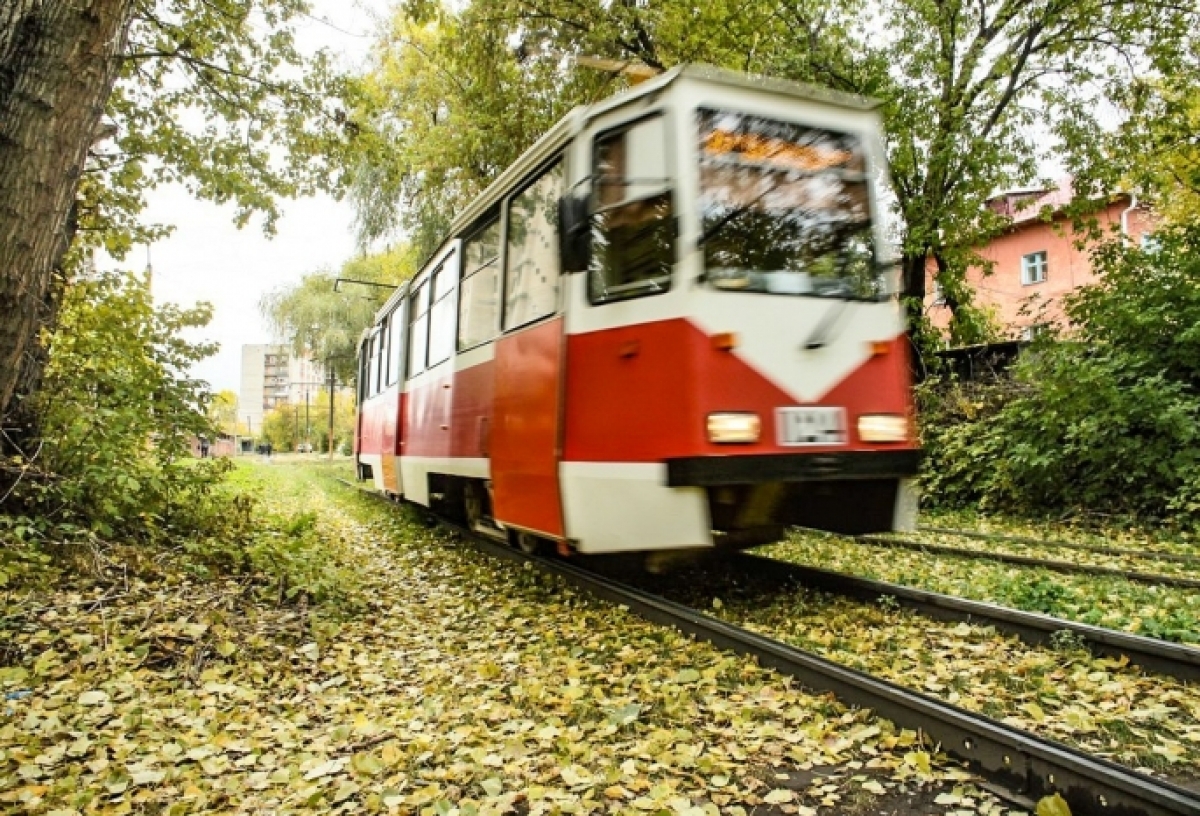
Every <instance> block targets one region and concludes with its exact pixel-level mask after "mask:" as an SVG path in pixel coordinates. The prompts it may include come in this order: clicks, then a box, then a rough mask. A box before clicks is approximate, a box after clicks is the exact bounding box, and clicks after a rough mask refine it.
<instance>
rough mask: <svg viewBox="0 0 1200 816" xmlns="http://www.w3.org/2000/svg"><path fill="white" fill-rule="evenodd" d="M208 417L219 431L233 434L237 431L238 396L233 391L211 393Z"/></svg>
mask: <svg viewBox="0 0 1200 816" xmlns="http://www.w3.org/2000/svg"><path fill="white" fill-rule="evenodd" d="M208 418H209V420H210V421H211V422H212V424H213V425H215V426H216V427H217V429H218V430H219V431H220V432H221V433H225V434H229V435H230V436H234V435H236V434H237V433H238V397H237V394H235V393H234V392H233V391H229V390H225V391H220V392H218V393H217V394H215V395H213V398H212V402H211V403H209V406H208Z"/></svg>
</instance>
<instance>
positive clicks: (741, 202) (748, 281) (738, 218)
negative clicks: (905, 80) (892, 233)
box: [698, 108, 884, 300]
mask: <svg viewBox="0 0 1200 816" xmlns="http://www.w3.org/2000/svg"><path fill="white" fill-rule="evenodd" d="M698 124H699V138H700V217H701V225H700V244H701V245H702V246H703V249H704V261H705V270H706V271H705V278H706V280H707V281H708V282H709V284H710V285H712V286H714V287H715V288H717V289H721V290H727V291H743V292H766V293H771V294H782V295H805V296H815V297H836V298H855V299H868V300H876V299H879V298H880V297H882V295H883V292H884V288H883V281H882V277H881V275H880V271H879V268H878V265H877V263H876V260H875V240H874V235H873V230H872V224H871V201H870V195H869V188H868V178H867V166H866V156H865V153H864V151H863V147H862V143H861V140H860V139H859V138H858V137H857V136H855V135H851V134H846V133H835V132H833V131H829V130H821V129H818V128H810V127H805V126H803V125H797V124H793V123H790V122H780V121H777V120H773V119H768V118H765V117H762V116H750V115H747V114H741V113H733V112H730V111H717V110H708V109H703V108H702V109H700V110H699V111H698Z"/></svg>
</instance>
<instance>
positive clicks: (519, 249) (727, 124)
mask: <svg viewBox="0 0 1200 816" xmlns="http://www.w3.org/2000/svg"><path fill="white" fill-rule="evenodd" d="M886 176H887V172H886V164H885V158H884V151H883V144H882V139H881V126H880V118H879V114H878V112H877V110H876V106H875V105H874V104H872V103H871V102H869V101H867V100H864V99H861V98H858V97H852V96H846V95H841V94H837V93H834V92H831V91H826V90H823V89H817V88H812V87H807V86H801V85H796V84H792V83H786V82H780V81H774V80H767V79H762V78H757V77H755V78H751V77H747V76H743V75H740V74H735V73H731V72H726V71H721V70H716V69H712V68H704V67H697V66H688V67H682V68H678V69H675V70H672V71H670V72H668V73H665V74H662V75H660V76H658V77H656V78H654V79H652V80H649V81H646V82H643V83H641V84H639V85H637V86H635V87H633V88H632V89H630V90H628V91H626V92H624V93H622V94H620V95H617V96H615V97H613V98H611V99H608V100H606V101H603V102H600V103H598V104H595V105H592V106H590V107H586V108H579V109H576V110H575V111H573V112H572V113H570V114H569V115H568V116H567V117H566V118H565V119H563V120H562V121H561V122H559V123H558V125H556V126H555V127H554V129H553V130H551V131H550V132H548V133H546V134H545V135H544V136H543V137H542V138H541V139H540V140H539V141H538V142H537V143H536V144H535V145H533V147H531V148H530V149H529V150H528V151H527V152H526V153H525V154H524V155H522V156H521V158H520V159H519V160H517V162H516V163H515V164H513V165H512V166H511V167H509V168H508V169H507V170H506V171H505V172H504V173H503V174H502V175H501V176H500V177H499V178H498V179H497V180H496V181H495V182H494V183H493V184H492V185H491V186H490V187H489V188H488V189H487V190H486V191H485V192H484V193H483V194H482V195H481V196H479V198H478V199H476V200H475V201H474V202H473V203H472V204H471V205H470V206H469V207H468V208H467V209H466V210H465V211H464V212H462V213H461V214H460V215H459V216H458V218H457V219H456V220H455V222H454V224H453V226H452V229H451V234H450V237H449V238H448V239H447V240H446V241H445V243H444V244H443V245H442V246H441V248H440V249H439V250H438V251H437V252H436V253H435V254H434V256H433V257H432V258H431V259H430V260H429V262H428V263H426V264H425V266H424V267H423V268H422V269H421V271H420V272H419V273H418V274H417V275H416V276H415V277H414V278H413V279H412V281H411V282H409V283H407V284H405V285H404V286H402V287H401V288H400V289H398V290H397V291H396V293H395V294H394V295H393V296H392V298H391V299H390V300H389V301H388V302H387V304H386V305H384V307H383V308H382V309H381V310H380V312H379V314H378V316H377V318H376V321H375V325H374V327H373V328H372V329H371V330H370V331H369V332H367V333H366V334H365V335H364V339H363V341H362V344H361V348H360V372H359V379H358V381H359V390H360V393H359V406H360V407H359V415H358V430H357V440H356V447H355V453H356V458H357V464H358V472H359V477H360V478H361V479H366V480H372V481H373V482H374V485H375V487H376V488H377V489H378V490H381V491H385V492H386V493H388V494H390V495H392V496H395V497H403V498H405V499H407V500H409V501H412V502H415V503H417V504H421V505H426V506H431V507H433V508H434V509H437V510H440V511H441V512H444V513H449V514H451V515H460V516H461V517H463V518H464V519H465V520H466V521H467V522H468V523H470V524H471V526H472V527H474V528H475V529H477V530H481V531H484V532H490V533H492V534H493V535H498V536H504V537H506V538H508V540H509V541H510V542H512V543H514V544H517V545H518V546H521V547H523V548H534V547H540V546H545V545H547V544H551V543H553V544H555V545H556V546H557V548H558V550H559V551H560V552H563V553H568V552H581V553H607V552H629V551H652V550H682V549H688V548H711V547H747V546H753V545H756V544H762V543H766V542H770V541H774V540H777V539H779V538H780V537H781V536H782V534H783V530H784V528H785V526H787V525H793V524H796V525H805V526H810V527H816V528H822V529H827V530H831V531H838V532H851V533H864V532H877V531H884V530H893V529H903V528H907V527H910V526H911V525H912V524H913V522H914V516H915V509H916V501H915V497H914V494H913V490H912V487H911V478H912V476H913V475H914V473H915V471H916V466H917V458H918V451H917V448H916V444H915V440H914V436H913V427H912V405H911V394H910V387H909V386H910V382H909V364H908V359H907V345H906V341H905V337H904V324H903V314H902V310H901V307H900V305H899V303H898V301H897V298H896V297H895V296H894V294H893V293H892V292H890V291H889V290H890V289H891V288H893V286H892V285H890V283H889V282H891V284H894V281H895V278H896V263H895V259H894V257H892V255H891V250H890V249H889V247H890V244H889V242H888V236H887V235H886V234H885V232H886V230H885V228H884V224H883V219H882V218H881V215H882V214H884V213H885V210H886V201H885V200H883V199H884V196H885V195H886Z"/></svg>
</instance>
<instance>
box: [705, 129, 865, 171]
mask: <svg viewBox="0 0 1200 816" xmlns="http://www.w3.org/2000/svg"><path fill="white" fill-rule="evenodd" d="M703 147H704V152H705V153H708V154H710V155H714V156H721V155H729V154H733V155H735V156H737V157H738V158H742V159H746V160H748V161H752V162H759V163H764V164H773V165H778V166H779V167H786V168H788V169H790V170H804V171H806V172H813V171H816V170H828V169H830V168H834V167H845V166H846V165H848V164H850V163H851V161H852V160H853V159H854V154H853V153H851V152H850V151H849V150H843V149H841V148H838V147H834V146H833V145H829V144H820V143H815V144H814V143H810V144H801V143H798V142H792V141H788V140H785V139H780V138H778V137H775V136H764V135H760V134H758V133H745V132H742V133H738V132H736V131H732V130H725V129H723V128H715V129H713V130H712V131H711V132H709V134H708V136H707V137H706V138H705V139H704V143H703Z"/></svg>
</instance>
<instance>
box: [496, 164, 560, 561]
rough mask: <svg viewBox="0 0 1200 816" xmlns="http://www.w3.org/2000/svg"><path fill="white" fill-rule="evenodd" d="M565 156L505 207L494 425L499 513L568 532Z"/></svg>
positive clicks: (522, 523)
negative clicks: (563, 470) (561, 474)
mask: <svg viewBox="0 0 1200 816" xmlns="http://www.w3.org/2000/svg"><path fill="white" fill-rule="evenodd" d="M562 191H563V166H562V161H561V160H560V159H559V160H555V161H553V162H552V163H550V164H549V165H548V166H546V167H544V168H543V169H542V170H541V171H540V172H539V173H538V174H536V175H535V176H534V177H533V178H532V179H531V180H530V182H529V183H528V184H527V185H526V186H525V187H524V188H523V189H521V190H520V191H519V192H517V193H516V194H515V195H514V196H513V197H512V198H511V199H509V202H508V207H507V210H506V222H505V232H504V234H505V239H504V240H505V245H506V246H505V249H506V251H505V253H504V256H505V259H506V262H505V268H504V290H503V292H504V311H503V315H502V318H501V324H502V329H503V333H502V334H501V336H500V338H499V339H498V340H497V341H496V358H495V372H496V379H495V383H496V392H495V409H494V410H495V415H494V417H493V422H492V432H491V459H492V461H491V469H492V490H493V494H492V500H493V505H494V513H495V517H496V519H497V520H498V521H500V522H502V523H504V524H508V525H512V526H514V527H517V528H520V529H523V530H529V531H533V532H537V533H542V534H544V535H546V536H552V537H558V538H561V537H562V536H563V535H564V532H563V515H562V497H561V494H560V491H559V482H558V463H559V459H560V458H561V445H562V442H561V439H562V413H563V412H562V399H563V387H562V385H563V350H564V342H565V341H564V338H563V319H562V317H561V316H560V315H559V314H558V312H559V302H560V293H559V289H560V268H559V267H560V263H559V246H558V200H559V198H560V197H561V195H562Z"/></svg>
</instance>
